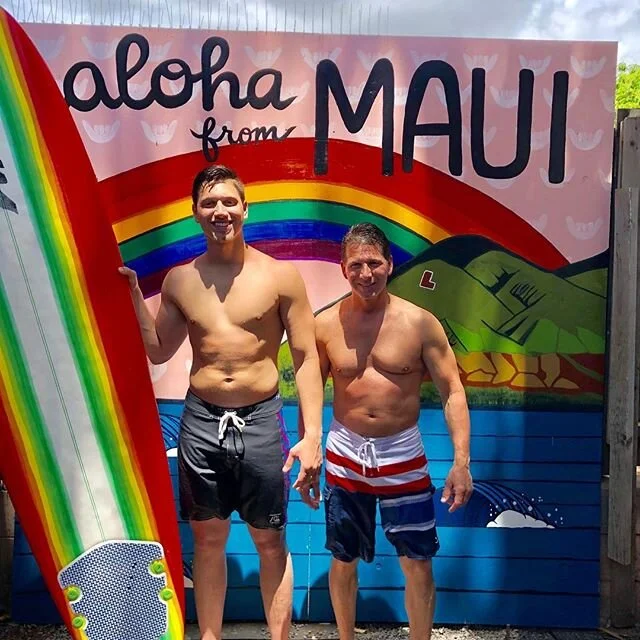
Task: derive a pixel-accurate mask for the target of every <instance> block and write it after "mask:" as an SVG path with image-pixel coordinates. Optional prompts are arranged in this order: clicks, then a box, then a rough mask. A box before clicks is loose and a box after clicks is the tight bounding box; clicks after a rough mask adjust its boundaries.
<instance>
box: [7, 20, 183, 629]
mask: <svg viewBox="0 0 640 640" xmlns="http://www.w3.org/2000/svg"><path fill="white" fill-rule="evenodd" d="M25 69H29V73H30V75H29V77H28V80H27V77H26V74H25ZM34 73H35V76H36V77H33V75H32V74H34ZM43 73H44V76H43V75H42V74H43ZM0 78H1V79H2V80H1V81H0V125H1V126H0V153H1V154H2V156H1V159H2V162H3V165H4V169H3V172H4V174H5V177H6V184H5V185H4V187H3V191H4V193H5V194H6V196H7V197H9V198H10V199H11V200H12V201H13V202H14V203H15V204H16V206H17V210H18V211H17V213H16V212H15V211H14V210H12V208H11V207H5V208H3V209H2V211H1V212H0V226H1V227H2V229H1V230H0V400H1V406H0V431H1V436H0V442H1V443H2V444H3V445H4V447H3V451H4V452H5V453H4V455H5V456H7V455H9V456H11V457H10V458H7V460H6V461H3V467H2V475H3V479H4V480H5V482H6V483H7V486H8V488H9V491H10V493H11V495H12V497H13V498H14V502H15V503H16V508H17V510H18V513H19V515H20V517H21V520H22V521H23V525H24V526H25V529H26V530H27V535H28V537H29V540H30V543H31V545H32V547H33V550H34V552H35V553H36V557H37V558H38V561H39V562H40V564H41V569H42V570H43V574H44V576H45V579H46V580H47V583H48V586H49V589H50V590H51V591H52V595H53V596H54V599H55V601H56V603H57V605H58V608H59V610H60V611H61V613H62V614H63V615H64V616H65V619H66V622H67V626H68V627H69V628H70V631H71V632H72V633H73V635H74V637H77V638H82V637H85V634H84V632H83V631H82V630H77V629H73V628H72V627H71V625H70V624H69V622H70V621H69V616H70V614H69V611H68V608H67V605H66V602H65V600H64V597H63V594H62V593H61V591H60V589H59V588H56V587H57V585H56V582H55V576H56V575H57V572H58V571H59V570H60V569H62V568H63V567H65V566H66V565H68V564H69V563H70V562H72V561H73V560H74V559H75V558H77V557H78V556H79V555H81V554H82V553H83V552H84V551H86V550H87V549H90V548H91V547H93V546H95V545H96V544H98V543H100V542H103V541H106V540H112V539H124V540H126V539H131V540H155V541H158V540H163V539H166V538H167V536H166V534H165V532H163V531H161V530H160V526H161V525H160V523H159V520H160V518H159V517H158V514H157V510H154V508H153V506H152V503H151V496H150V494H149V492H148V489H147V486H146V485H145V480H147V479H148V478H147V476H148V473H146V472H145V471H144V470H143V469H142V466H141V461H140V458H139V455H140V448H139V447H138V446H137V445H136V443H135V442H134V440H135V436H134V434H133V431H132V429H133V426H134V425H132V424H131V423H130V421H129V420H130V414H129V412H128V410H127V409H125V407H123V405H122V401H121V400H122V396H121V393H120V390H121V386H122V383H118V382H117V381H116V380H115V379H114V368H113V356H112V353H111V351H112V349H111V346H112V340H111V338H110V337H109V336H108V335H107V334H106V333H105V331H104V327H105V318H103V317H100V316H101V315H102V313H103V309H102V308H101V307H100V305H99V304H97V303H96V291H95V286H93V288H92V285H90V284H89V278H90V277H93V278H95V272H96V271H97V270H99V267H98V268H97V267H96V264H94V261H92V260H90V259H89V258H88V256H87V251H88V250H87V247H86V246H85V247H83V246H82V242H83V241H85V240H86V238H85V237H83V234H82V226H81V225H79V224H78V223H77V218H78V213H77V209H76V208H74V207H77V203H78V202H79V201H81V198H79V197H76V196H75V195H74V193H73V188H69V184H70V183H69V181H68V179H67V178H68V176H69V172H68V171H67V173H66V174H64V171H61V170H60V151H61V149H60V148H59V147H58V148H56V145H55V143H56V142H58V141H57V140H53V139H52V134H51V128H50V126H49V128H47V125H46V124H45V123H44V121H43V119H44V111H43V104H42V102H43V96H44V95H46V96H51V95H55V94H56V93H59V92H57V91H56V87H55V83H54V81H53V79H52V78H51V77H50V74H49V73H48V70H47V69H46V66H45V65H44V63H43V62H42V61H41V59H40V58H39V56H38V55H37V52H36V51H35V48H34V47H33V45H32V44H31V42H30V41H29V40H28V39H27V37H26V35H25V34H24V32H23V31H22V30H21V29H20V27H19V26H18V25H17V24H16V23H15V22H14V21H13V20H12V19H11V18H10V17H9V16H8V15H7V14H6V13H5V12H1V13H0ZM36 83H37V84H38V85H39V86H38V89H37V91H36V90H34V87H35V85H36ZM42 84H44V86H42ZM60 101H61V97H60ZM51 102H54V101H50V100H49V99H48V98H47V103H48V104H50V103H51ZM60 106H61V108H62V109H64V110H65V111H66V114H64V115H66V118H67V120H70V116H69V114H68V111H67V110H66V106H65V105H64V102H62V101H61V105H60ZM54 107H55V102H54ZM56 115H58V116H60V115H61V114H60V109H58V110H57V111H56V109H55V108H53V112H52V111H51V110H49V113H48V114H47V116H46V117H48V118H55V116H56ZM56 126H58V124H56ZM70 126H71V127H73V122H72V121H71V122H70ZM75 135H77V133H76V134H75ZM78 141H79V140H78ZM80 145H81V143H80ZM72 146H73V145H72ZM65 152H66V151H65ZM82 153H83V154H84V151H82ZM54 154H57V157H56V158H55V159H54V157H53V155H54ZM70 157H73V158H74V163H75V162H76V156H74V155H71V156H70ZM87 162H88V161H87ZM80 165H81V166H83V165H82V163H80ZM63 174H64V175H63ZM81 178H82V174H81V173H80V175H79V176H78V179H81ZM94 187H95V178H94ZM78 193H80V191H78ZM80 196H82V194H80ZM74 198H75V200H74ZM74 211H75V212H76V215H75V217H74V216H73V212H74ZM104 227H105V228H106V229H108V223H107V221H106V219H105V220H104ZM114 247H115V244H114ZM107 264H109V261H107ZM113 264H117V261H116V262H114V263H113ZM113 271H114V272H115V268H114V269H113ZM115 277H116V278H117V274H115ZM103 280H104V278H103ZM105 340H107V343H105ZM141 362H144V361H141ZM119 384H120V387H119ZM148 397H149V400H150V401H151V403H152V401H153V396H152V394H148ZM127 402H129V401H127ZM156 422H157V416H156ZM157 438H158V440H160V431H159V426H158V434H157ZM162 453H163V452H162ZM165 475H166V471H165ZM160 483H161V484H162V482H160ZM165 484H166V485H167V487H168V491H170V484H169V483H168V476H167V482H166V483H165ZM169 495H170V494H169ZM174 523H175V518H174ZM174 527H175V524H174ZM166 542H168V543H169V544H168V545H167V546H169V547H175V546H177V547H178V551H179V545H177V540H176V539H174V538H172V537H171V536H169V539H168V540H166ZM174 543H175V544H174ZM168 560H169V562H170V564H171V570H170V571H169V572H168V574H167V578H168V582H169V586H170V588H171V589H173V590H174V591H175V593H176V594H177V597H175V598H174V599H173V600H172V601H170V602H169V630H168V632H167V634H166V635H165V638H166V639H167V640H168V639H169V638H171V639H173V638H181V637H182V633H183V631H182V629H183V615H182V610H181V598H180V595H181V588H182V585H181V580H182V576H181V571H179V572H176V570H175V569H176V567H179V566H180V565H179V564H178V562H176V560H177V559H172V558H168ZM176 583H177V584H176ZM176 587H178V588H176Z"/></svg>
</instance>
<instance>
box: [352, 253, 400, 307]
mask: <svg viewBox="0 0 640 640" xmlns="http://www.w3.org/2000/svg"><path fill="white" fill-rule="evenodd" d="M341 267H342V273H343V274H344V277H345V278H346V279H347V280H348V281H349V284H350V285H351V290H352V291H353V293H354V295H357V296H359V297H360V298H362V300H365V301H368V300H373V299H375V298H377V297H378V296H379V295H380V294H381V293H383V292H384V291H385V290H386V288H387V280H388V279H389V276H390V275H391V273H392V271H393V260H392V259H391V258H390V259H389V260H387V259H386V258H385V257H384V256H383V255H382V251H381V250H380V248H379V247H377V246H376V245H373V244H361V243H358V242H350V243H349V244H347V246H346V247H345V254H344V258H343V260H342V262H341Z"/></svg>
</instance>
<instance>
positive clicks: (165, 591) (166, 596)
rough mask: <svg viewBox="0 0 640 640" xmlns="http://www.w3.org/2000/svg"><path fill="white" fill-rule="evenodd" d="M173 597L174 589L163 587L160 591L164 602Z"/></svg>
mask: <svg viewBox="0 0 640 640" xmlns="http://www.w3.org/2000/svg"><path fill="white" fill-rule="evenodd" d="M171 598H173V590H172V589H163V590H162V591H161V592H160V599H161V600H162V601H163V602H167V601H168V600H171Z"/></svg>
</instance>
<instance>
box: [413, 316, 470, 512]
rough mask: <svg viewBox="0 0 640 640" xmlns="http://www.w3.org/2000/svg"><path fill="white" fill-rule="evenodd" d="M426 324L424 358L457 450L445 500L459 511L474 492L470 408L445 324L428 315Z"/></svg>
mask: <svg viewBox="0 0 640 640" xmlns="http://www.w3.org/2000/svg"><path fill="white" fill-rule="evenodd" d="M424 322H425V324H424V335H423V348H422V359H423V361H424V364H425V365H426V367H427V368H428V370H429V373H430V374H431V379H432V380H433V382H434V384H435V385H436V388H437V389H438V392H439V394H440V398H441V399H442V405H443V408H444V417H445V420H446V422H447V428H448V429H449V434H450V435H451V441H452V443H453V449H454V459H453V467H452V468H451V471H450V472H449V476H448V478H447V482H446V484H445V489H444V491H443V501H444V502H451V499H453V504H452V507H451V509H450V511H455V509H457V508H458V507H459V506H462V505H463V504H465V503H466V502H467V501H468V500H469V498H470V497H471V491H472V485H471V475H470V473H469V465H470V461H471V456H470V451H469V447H470V444H469V442H470V433H471V421H470V418H469V408H468V406H467V397H466V394H465V391H464V387H463V385H462V381H461V380H460V374H459V373H458V364H457V362H456V358H455V355H454V353H453V349H451V346H450V345H449V341H448V340H447V336H446V334H445V332H444V329H443V328H442V325H441V324H440V322H438V320H437V319H436V318H435V317H434V316H432V315H431V314H426V315H425V321H424Z"/></svg>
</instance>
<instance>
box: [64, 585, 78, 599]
mask: <svg viewBox="0 0 640 640" xmlns="http://www.w3.org/2000/svg"><path fill="white" fill-rule="evenodd" d="M65 595H66V596H67V600H68V601H69V602H75V601H76V600H78V599H79V598H80V596H81V595H82V591H80V587H67V588H66V589H65Z"/></svg>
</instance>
